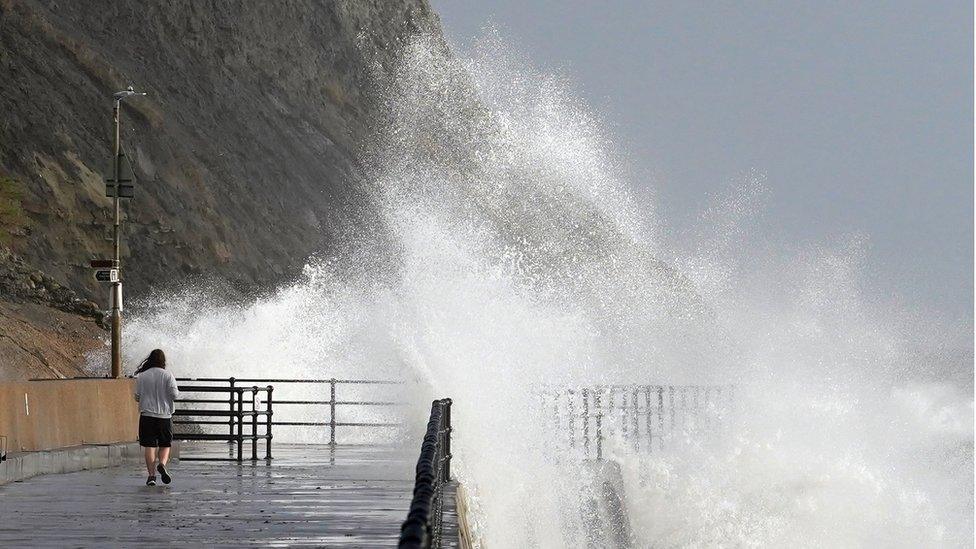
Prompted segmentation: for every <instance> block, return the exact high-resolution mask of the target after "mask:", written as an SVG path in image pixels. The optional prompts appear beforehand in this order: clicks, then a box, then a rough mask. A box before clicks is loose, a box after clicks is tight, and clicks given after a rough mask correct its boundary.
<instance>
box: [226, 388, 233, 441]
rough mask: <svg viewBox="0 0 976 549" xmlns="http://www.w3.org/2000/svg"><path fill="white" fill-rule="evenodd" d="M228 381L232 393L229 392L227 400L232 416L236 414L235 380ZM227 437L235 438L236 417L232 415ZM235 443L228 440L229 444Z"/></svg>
mask: <svg viewBox="0 0 976 549" xmlns="http://www.w3.org/2000/svg"><path fill="white" fill-rule="evenodd" d="M227 381H229V382H230V391H228V392H227V400H228V405H229V407H230V412H231V414H233V413H234V378H232V377H231V378H228V380H227ZM227 435H228V436H230V437H233V436H234V416H233V415H231V416H230V417H229V418H227ZM233 443H234V441H232V440H228V441H227V444H233Z"/></svg>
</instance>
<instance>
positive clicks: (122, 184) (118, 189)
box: [105, 86, 146, 378]
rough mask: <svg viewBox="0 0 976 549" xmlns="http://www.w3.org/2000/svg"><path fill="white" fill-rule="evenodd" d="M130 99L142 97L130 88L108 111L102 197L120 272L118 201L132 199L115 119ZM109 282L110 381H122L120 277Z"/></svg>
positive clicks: (121, 92) (119, 205)
mask: <svg viewBox="0 0 976 549" xmlns="http://www.w3.org/2000/svg"><path fill="white" fill-rule="evenodd" d="M134 95H146V94H145V93H141V92H135V91H133V90H132V86H129V87H128V88H127V89H125V90H122V91H120V92H116V93H115V94H113V95H112V97H113V98H114V99H115V106H114V107H113V108H112V118H113V120H114V122H115V144H114V146H113V149H114V153H115V156H114V161H113V163H112V164H113V172H114V174H113V178H112V179H110V180H108V181H107V185H106V187H105V190H106V194H107V195H108V196H111V197H112V202H113V207H114V208H115V223H114V225H113V229H112V247H113V250H112V259H113V263H114V269H117V270H119V271H118V272H120V271H121V263H120V260H121V253H120V247H121V243H120V238H121V234H120V231H119V228H120V225H121V223H122V209H121V204H120V199H122V198H132V178H131V177H128V178H123V176H122V162H123V160H122V158H123V156H124V154H123V153H122V142H121V130H120V128H119V115H120V114H121V111H122V101H123V100H124V99H127V98H129V97H132V96H134ZM111 282H112V298H111V301H112V377H113V378H120V377H122V277H121V276H119V275H118V274H116V275H115V276H113V277H112V279H111Z"/></svg>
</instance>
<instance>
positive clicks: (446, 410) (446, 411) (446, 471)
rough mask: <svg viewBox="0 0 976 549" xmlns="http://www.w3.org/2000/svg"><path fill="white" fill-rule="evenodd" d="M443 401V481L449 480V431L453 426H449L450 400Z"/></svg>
mask: <svg viewBox="0 0 976 549" xmlns="http://www.w3.org/2000/svg"><path fill="white" fill-rule="evenodd" d="M443 402H444V427H445V429H444V482H447V481H450V480H451V431H453V430H454V428H453V427H452V426H451V404H452V401H451V399H449V398H446V399H444V400H443Z"/></svg>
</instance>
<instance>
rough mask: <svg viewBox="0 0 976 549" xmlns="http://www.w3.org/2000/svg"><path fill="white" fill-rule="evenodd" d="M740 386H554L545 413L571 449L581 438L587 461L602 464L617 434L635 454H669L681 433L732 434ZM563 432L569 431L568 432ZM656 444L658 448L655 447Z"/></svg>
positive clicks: (546, 395)
mask: <svg viewBox="0 0 976 549" xmlns="http://www.w3.org/2000/svg"><path fill="white" fill-rule="evenodd" d="M735 389H736V387H735V385H658V384H634V385H590V386H576V387H566V386H549V387H546V388H544V389H543V391H542V393H541V397H542V407H543V409H548V410H549V411H548V412H547V415H550V417H552V418H553V419H554V420H555V421H556V422H557V424H558V425H559V427H560V428H559V429H558V431H563V432H565V433H567V434H568V439H569V440H568V442H569V446H570V447H571V448H572V447H575V446H576V445H577V437H579V438H581V439H582V440H581V442H582V451H583V455H584V456H586V457H590V456H591V455H592V453H591V443H592V445H595V456H594V457H595V458H596V460H597V461H600V460H602V459H603V442H604V440H605V439H606V438H607V437H608V434H609V433H608V431H610V430H613V431H614V432H615V433H616V434H618V435H620V438H622V439H623V440H625V441H628V442H629V443H630V444H631V445H632V446H633V448H634V450H635V451H638V450H643V451H646V452H652V451H654V447H655V446H657V449H658V451H662V450H664V446H665V440H666V439H667V438H669V437H670V436H672V435H673V434H674V433H676V432H678V431H687V430H688V429H698V430H700V431H702V432H705V431H718V430H721V431H726V432H727V431H728V430H729V429H730V428H731V424H732V420H733V412H734V409H735ZM563 426H565V427H566V429H565V430H563ZM655 442H656V444H655Z"/></svg>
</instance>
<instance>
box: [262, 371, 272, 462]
mask: <svg viewBox="0 0 976 549" xmlns="http://www.w3.org/2000/svg"><path fill="white" fill-rule="evenodd" d="M273 391H274V387H272V386H271V385H268V405H267V407H266V408H267V412H268V415H266V416H265V421H267V422H268V423H267V426H266V427H265V430H264V434H265V435H267V436H268V438H267V442H268V443H267V446H266V447H265V448H266V450H267V451H266V455H265V456H264V459H271V438H272V435H271V415H272V414H274V410H272V403H273V402H274V399H273V398H272V392H273Z"/></svg>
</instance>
